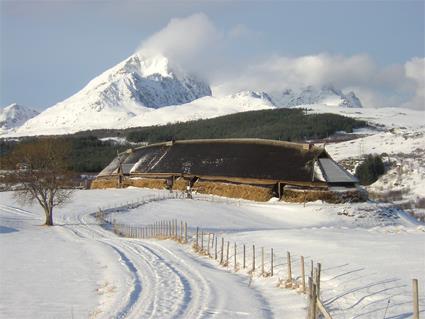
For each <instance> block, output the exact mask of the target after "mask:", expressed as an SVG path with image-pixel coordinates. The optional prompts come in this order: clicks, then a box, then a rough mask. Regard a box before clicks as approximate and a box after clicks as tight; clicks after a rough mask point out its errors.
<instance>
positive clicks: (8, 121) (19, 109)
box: [0, 103, 39, 133]
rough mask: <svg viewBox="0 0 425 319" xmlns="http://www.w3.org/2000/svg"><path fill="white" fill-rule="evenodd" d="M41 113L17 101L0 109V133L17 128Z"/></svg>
mask: <svg viewBox="0 0 425 319" xmlns="http://www.w3.org/2000/svg"><path fill="white" fill-rule="evenodd" d="M38 114H39V113H38V112H37V111H35V110H33V109H30V108H28V107H26V106H22V105H19V104H16V103H13V104H10V105H8V106H6V107H4V108H3V109H0V133H1V132H7V131H10V130H12V129H15V128H17V127H19V126H21V125H22V124H24V123H25V122H26V121H28V120H29V119H31V118H33V117H34V116H36V115H38Z"/></svg>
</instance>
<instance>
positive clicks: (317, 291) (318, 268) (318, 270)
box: [316, 263, 322, 298]
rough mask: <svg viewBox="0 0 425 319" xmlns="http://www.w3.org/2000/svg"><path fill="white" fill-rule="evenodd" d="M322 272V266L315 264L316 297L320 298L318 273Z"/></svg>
mask: <svg viewBox="0 0 425 319" xmlns="http://www.w3.org/2000/svg"><path fill="white" fill-rule="evenodd" d="M321 271H322V264H321V263H317V279H316V295H317V298H320V273H321Z"/></svg>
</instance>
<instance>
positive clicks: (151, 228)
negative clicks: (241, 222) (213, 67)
mask: <svg viewBox="0 0 425 319" xmlns="http://www.w3.org/2000/svg"><path fill="white" fill-rule="evenodd" d="M181 196H184V195H182V194H181V193H180V194H179V193H170V194H167V193H163V194H157V195H154V196H147V197H143V198H140V199H138V200H135V201H129V202H126V203H120V204H118V205H115V206H106V207H104V208H99V211H98V212H96V213H95V214H94V216H95V218H96V220H97V222H98V223H99V225H101V226H102V227H104V228H105V229H108V230H110V231H112V232H114V233H115V234H117V235H118V236H121V237H126V238H138V239H158V240H165V239H169V240H174V241H176V242H179V243H181V244H188V245H190V246H191V248H192V250H193V251H194V252H195V253H197V254H198V255H201V256H205V257H207V258H209V259H211V260H213V261H215V262H216V263H217V264H218V266H220V267H223V268H225V269H227V270H228V271H230V272H235V273H237V272H240V273H244V274H246V275H248V276H249V278H250V279H249V286H251V283H252V281H253V280H254V279H255V278H265V277H274V278H277V285H276V286H277V287H279V288H285V289H291V290H293V291H295V292H297V293H300V294H305V295H306V296H307V300H308V307H307V309H308V313H307V319H317V318H326V319H331V318H332V316H331V314H330V311H329V309H327V307H326V305H324V303H323V302H322V300H321V284H320V283H321V270H322V264H321V263H319V262H317V263H315V262H314V261H313V260H312V259H308V260H307V259H306V258H305V257H304V256H302V255H295V254H292V253H291V252H290V251H286V252H284V251H281V250H275V249H273V248H266V247H263V246H260V247H258V246H256V245H255V244H246V243H243V242H238V241H230V240H228V239H226V238H225V237H224V236H223V235H222V232H211V231H209V230H206V229H202V228H200V227H190V226H188V223H187V222H186V221H183V220H177V219H167V220H159V221H157V222H154V223H151V224H147V225H128V224H123V223H117V222H116V220H115V219H113V218H112V216H111V213H114V212H117V211H120V210H121V209H131V208H137V207H139V206H140V205H143V204H146V203H150V202H153V201H159V200H166V199H176V198H181ZM202 198H203V197H200V198H198V199H202ZM218 201H219V200H218V199H217V202H218ZM220 202H227V201H225V200H223V201H220ZM412 289H413V311H412V314H413V318H414V319H419V297H418V296H419V293H418V281H417V279H413V282H412Z"/></svg>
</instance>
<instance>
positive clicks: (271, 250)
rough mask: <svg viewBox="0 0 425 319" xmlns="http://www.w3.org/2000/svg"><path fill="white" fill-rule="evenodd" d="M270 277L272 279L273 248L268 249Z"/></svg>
mask: <svg viewBox="0 0 425 319" xmlns="http://www.w3.org/2000/svg"><path fill="white" fill-rule="evenodd" d="M270 277H273V248H271V249H270Z"/></svg>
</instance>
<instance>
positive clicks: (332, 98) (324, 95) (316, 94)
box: [273, 85, 363, 108]
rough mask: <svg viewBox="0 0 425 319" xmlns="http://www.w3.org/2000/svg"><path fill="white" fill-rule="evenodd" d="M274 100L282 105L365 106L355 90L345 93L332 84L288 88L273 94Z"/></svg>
mask: <svg viewBox="0 0 425 319" xmlns="http://www.w3.org/2000/svg"><path fill="white" fill-rule="evenodd" d="M273 100H274V101H275V103H276V104H277V105H278V106H280V107H293V106H298V105H306V104H307V105H308V104H323V105H328V106H339V107H350V108H352V107H354V108H357V107H363V106H362V103H361V102H360V100H359V98H358V97H357V96H356V95H355V94H354V92H349V93H347V94H344V93H343V92H342V91H341V90H339V89H337V88H335V87H334V86H332V85H326V86H323V87H321V88H316V87H313V86H307V87H306V88H303V89H299V90H294V89H286V90H284V91H283V92H279V93H277V94H274V95H273Z"/></svg>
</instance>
